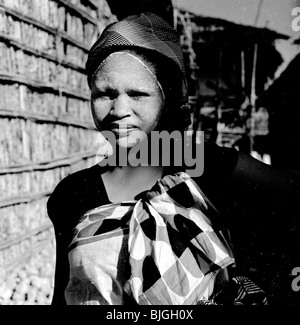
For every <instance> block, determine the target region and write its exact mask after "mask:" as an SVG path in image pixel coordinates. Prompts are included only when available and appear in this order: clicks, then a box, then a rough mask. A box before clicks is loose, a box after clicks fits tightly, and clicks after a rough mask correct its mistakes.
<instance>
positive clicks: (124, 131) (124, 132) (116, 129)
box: [108, 124, 137, 138]
mask: <svg viewBox="0 0 300 325" xmlns="http://www.w3.org/2000/svg"><path fill="white" fill-rule="evenodd" d="M108 130H109V131H112V132H113V133H114V134H115V135H116V136H117V137H119V138H122V137H126V136H128V135H129V134H130V133H131V132H132V131H135V130H137V127H136V126H134V125H128V124H126V125H119V124H111V125H110V126H109V127H108Z"/></svg>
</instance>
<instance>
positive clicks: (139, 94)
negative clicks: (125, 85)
mask: <svg viewBox="0 0 300 325" xmlns="http://www.w3.org/2000/svg"><path fill="white" fill-rule="evenodd" d="M128 95H129V96H130V97H131V98H133V99H137V100H138V99H141V98H143V97H149V96H150V95H149V94H148V93H147V92H145V91H139V90H130V91H129V92H128Z"/></svg>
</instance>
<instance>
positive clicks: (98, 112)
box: [91, 100, 109, 122]
mask: <svg viewBox="0 0 300 325" xmlns="http://www.w3.org/2000/svg"><path fill="white" fill-rule="evenodd" d="M91 110H92V115H93V118H94V119H95V120H97V122H102V121H103V120H104V118H105V117H106V116H107V114H108V113H109V107H108V105H105V104H104V103H103V102H101V101H100V100H91Z"/></svg>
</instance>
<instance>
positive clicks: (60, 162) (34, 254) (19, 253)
mask: <svg viewBox="0 0 300 325" xmlns="http://www.w3.org/2000/svg"><path fill="white" fill-rule="evenodd" d="M113 19H115V17H114V16H113V15H112V14H111V13H110V8H109V6H108V4H107V3H106V1H105V0H98V1H94V0H75V1H65V0H39V1H35V0H27V1H19V0H1V1H0V97H1V100H0V130H1V131H0V304H1V305H9V304H13V305H20V304H33V305H34V304H40V305H42V304H49V303H50V301H51V298H52V292H53V277H54V266H55V240H54V234H53V227H52V224H51V222H50V220H49V219H48V216H47V211H46V202H47V199H48V197H49V195H50V194H51V193H52V191H53V189H54V187H55V186H56V184H57V183H58V182H59V181H60V180H61V179H62V178H64V177H65V176H67V175H68V174H70V173H73V172H74V171H76V170H78V169H82V168H84V167H87V166H90V165H92V164H95V159H96V158H95V157H96V153H97V136H98V134H99V133H98V131H96V129H95V126H94V123H93V121H92V117H91V113H90V108H89V98H90V94H89V89H88V85H87V82H86V74H85V63H86V58H87V53H88V50H89V49H90V47H91V45H92V43H93V42H94V41H95V40H96V38H97V36H98V34H99V32H100V31H101V30H102V29H103V28H104V26H106V25H107V24H108V23H109V22H111V21H113Z"/></svg>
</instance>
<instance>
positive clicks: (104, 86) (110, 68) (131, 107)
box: [91, 52, 165, 148]
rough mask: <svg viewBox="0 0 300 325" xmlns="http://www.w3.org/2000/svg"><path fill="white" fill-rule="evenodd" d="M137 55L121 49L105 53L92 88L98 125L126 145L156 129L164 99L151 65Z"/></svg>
mask: <svg viewBox="0 0 300 325" xmlns="http://www.w3.org/2000/svg"><path fill="white" fill-rule="evenodd" d="M137 57H138V56H136V55H135V57H133V56H132V55H130V54H128V53H124V52H122V53H114V54H112V55H110V56H108V57H107V58H106V60H105V61H104V62H103V63H102V64H101V66H100V67H99V69H98V70H97V72H96V75H95V77H94V80H93V85H92V88H91V107H92V114H93V118H94V122H95V124H96V126H97V128H98V129H99V130H100V131H104V130H105V131H111V132H113V134H114V136H115V138H116V142H117V145H119V146H122V147H128V148H130V147H133V146H134V145H135V144H136V142H137V138H138V139H139V140H140V141H142V140H143V139H144V138H145V137H147V136H148V135H149V134H150V132H151V131H152V130H154V129H155V127H156V126H157V124H158V121H159V118H160V116H161V113H162V110H163V107H164V103H165V101H164V97H163V93H162V90H161V89H160V87H159V83H158V81H157V79H156V77H155V76H154V74H153V73H154V70H153V68H151V67H150V66H149V64H147V67H145V65H144V64H146V63H145V61H144V60H143V59H142V58H140V57H138V58H137ZM141 61H142V62H143V63H144V64H143V63H141ZM149 69H150V71H151V72H150V71H149Z"/></svg>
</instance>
